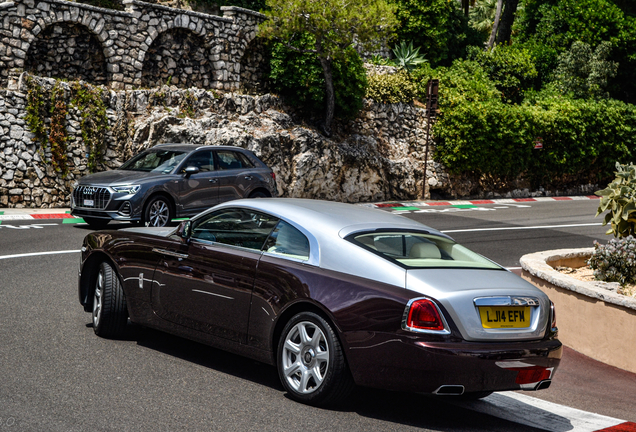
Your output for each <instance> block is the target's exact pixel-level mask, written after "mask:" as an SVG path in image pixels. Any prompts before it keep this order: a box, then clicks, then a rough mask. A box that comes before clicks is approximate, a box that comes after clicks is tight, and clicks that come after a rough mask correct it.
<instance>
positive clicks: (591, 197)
mask: <svg viewBox="0 0 636 432" xmlns="http://www.w3.org/2000/svg"><path fill="white" fill-rule="evenodd" d="M597 199H600V197H598V196H596V195H585V196H570V197H565V196H557V197H535V198H496V199H479V200H456V201H390V202H384V203H375V204H371V205H370V206H373V207H378V208H386V207H389V208H395V207H398V208H399V207H435V206H459V205H484V204H522V203H528V202H544V201H581V200H597Z"/></svg>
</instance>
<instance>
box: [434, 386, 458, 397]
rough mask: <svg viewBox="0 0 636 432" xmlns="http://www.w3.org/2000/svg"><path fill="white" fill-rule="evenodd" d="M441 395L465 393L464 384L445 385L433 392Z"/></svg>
mask: <svg viewBox="0 0 636 432" xmlns="http://www.w3.org/2000/svg"><path fill="white" fill-rule="evenodd" d="M433 393H434V394H436V395H441V396H459V395H463V394H464V386H463V385H443V386H440V387H439V388H438V389H437V390H435V391H434V392H433Z"/></svg>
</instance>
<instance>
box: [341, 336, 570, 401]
mask: <svg viewBox="0 0 636 432" xmlns="http://www.w3.org/2000/svg"><path fill="white" fill-rule="evenodd" d="M396 336H397V337H396ZM348 339H349V338H348ZM355 339H358V338H357V337H356V338H355ZM562 351H563V347H562V344H561V342H559V341H558V340H557V339H552V340H542V341H529V342H528V341H526V342H514V343H507V342H498V343H479V342H465V341H461V342H444V341H441V342H427V341H422V340H421V339H420V338H412V337H406V336H401V335H399V336H398V335H395V334H393V335H390V334H375V335H374V336H373V337H372V338H371V339H368V340H366V341H364V344H359V343H351V341H350V343H349V349H348V352H347V354H348V355H347V359H348V361H349V365H350V366H351V371H352V374H353V376H354V380H355V381H356V383H357V384H358V385H362V386H368V387H376V388H382V389H387V390H396V391H409V392H418V393H436V392H439V393H440V394H442V393H444V391H439V390H440V388H442V389H443V388H445V386H456V387H455V388H460V387H461V388H462V391H463V392H465V393H470V392H481V391H504V390H535V389H538V388H546V387H547V384H548V383H549V380H551V379H552V378H553V376H554V372H555V371H556V369H557V367H558V365H559V362H560V360H561V356H562ZM535 371H536V372H539V373H533V372H535ZM535 379H536V381H534V380H535ZM542 382H543V385H542V386H540V384H541V383H542ZM449 393H451V392H449Z"/></svg>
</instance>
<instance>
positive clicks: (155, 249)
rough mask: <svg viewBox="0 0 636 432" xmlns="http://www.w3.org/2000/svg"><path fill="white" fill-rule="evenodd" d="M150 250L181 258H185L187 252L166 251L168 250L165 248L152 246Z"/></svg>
mask: <svg viewBox="0 0 636 432" xmlns="http://www.w3.org/2000/svg"><path fill="white" fill-rule="evenodd" d="M152 251H153V252H157V253H160V254H162V255H167V256H171V257H175V258H183V259H185V258H187V257H188V254H182V253H179V252H172V251H168V250H165V249H157V248H152Z"/></svg>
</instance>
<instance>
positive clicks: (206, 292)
mask: <svg viewBox="0 0 636 432" xmlns="http://www.w3.org/2000/svg"><path fill="white" fill-rule="evenodd" d="M192 291H193V292H198V293H201V294H210V295H213V296H217V297H223V298H225V299H228V300H234V297H228V296H224V295H221V294H216V293H211V292H209V291H201V290H195V289H193V290H192Z"/></svg>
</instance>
